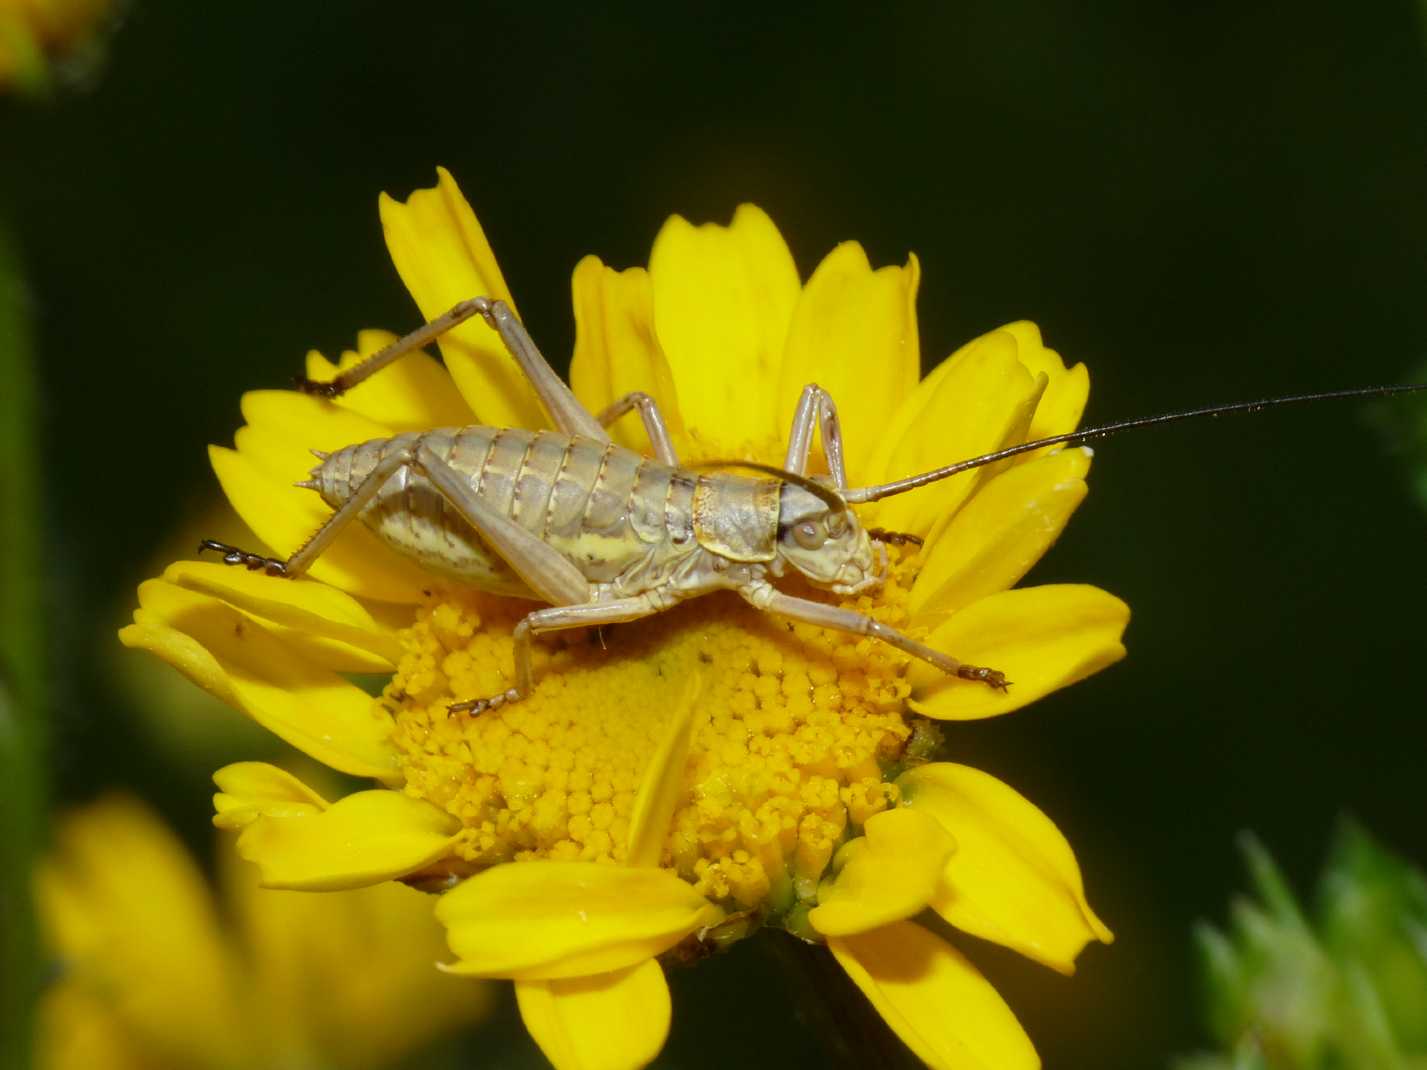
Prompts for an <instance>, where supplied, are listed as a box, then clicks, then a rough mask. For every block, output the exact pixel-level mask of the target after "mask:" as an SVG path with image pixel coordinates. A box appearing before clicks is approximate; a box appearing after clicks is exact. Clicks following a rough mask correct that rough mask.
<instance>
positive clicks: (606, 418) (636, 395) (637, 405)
mask: <svg viewBox="0 0 1427 1070" xmlns="http://www.w3.org/2000/svg"><path fill="white" fill-rule="evenodd" d="M630 409H638V410H639V419H640V420H642V421H643V422H644V433H645V434H646V435H648V436H649V445H650V446H651V447H653V449H654V456H655V457H657V458H658V459H659V463H660V464H667V465H668V466H669V467H670V468H677V467H679V455H678V454H677V453H675V452H674V442H673V440H672V439H670V438H669V426H668V424H666V423H665V422H664V414H663V413H661V412H660V411H659V403H658V402H657V401H655V400H654V399H653V398H652V397H650V396H649V395H648V394H646V393H645V392H644V391H643V390H635V391H634V392H633V393H629V394H625V395H624V397H622V398H620V399H619V400H618V401H616V402H615V403H614V404H613V405H611V406H610V407H609V408H607V409H605V410H604V411H603V412H601V413H600V414H599V415H598V416H597V417H595V419H597V420H599V422H600V426H602V427H608V426H609V425H610V424H612V423H614V422H615V421H616V420H618V419H619V418H620V417H621V416H623V415H624V414H625V413H627V412H628V411H629V410H630Z"/></svg>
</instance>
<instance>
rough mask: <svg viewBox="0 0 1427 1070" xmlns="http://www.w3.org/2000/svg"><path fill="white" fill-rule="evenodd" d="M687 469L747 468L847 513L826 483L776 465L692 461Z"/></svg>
mask: <svg viewBox="0 0 1427 1070" xmlns="http://www.w3.org/2000/svg"><path fill="white" fill-rule="evenodd" d="M687 467H689V468H748V469H751V470H752V471H754V472H763V473H765V474H767V475H770V476H777V477H778V478H779V479H781V480H784V481H786V482H788V483H795V484H797V485H798V486H800V487H802V488H803V489H804V490H805V491H807V492H808V493H809V494H812V495H813V496H815V497H817V498H819V499H821V500H822V501H823V502H824V503H825V504H826V505H827V507H828V508H829V509H831V510H833V511H834V512H838V513H845V512H847V501H846V500H845V499H844V498H843V496H842V494H841V492H839V491H836V490H833V489H832V488H831V487H829V486H828V485H827V484H826V483H819V482H818V481H817V480H816V479H809V478H808V477H807V476H800V475H798V473H797V472H790V471H788V470H787V469H786V468H779V467H778V466H777V465H772V464H760V463H759V462H758V461H736V460H723V461H719V460H713V461H694V462H692V463H690V464H689V465H688V466H687Z"/></svg>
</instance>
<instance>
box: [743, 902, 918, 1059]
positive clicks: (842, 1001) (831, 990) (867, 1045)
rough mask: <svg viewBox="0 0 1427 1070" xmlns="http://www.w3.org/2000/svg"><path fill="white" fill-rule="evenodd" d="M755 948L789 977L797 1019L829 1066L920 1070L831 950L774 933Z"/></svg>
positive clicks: (762, 939) (770, 933) (765, 937)
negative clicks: (818, 1042) (813, 1036)
mask: <svg viewBox="0 0 1427 1070" xmlns="http://www.w3.org/2000/svg"><path fill="white" fill-rule="evenodd" d="M757 943H758V944H759V945H760V946H762V947H764V948H766V949H767V951H766V953H767V954H768V955H769V956H770V957H771V958H773V959H775V960H776V961H777V963H778V965H779V967H780V968H781V970H782V971H783V973H784V975H785V976H786V977H787V980H788V986H789V988H790V989H791V991H792V992H793V993H794V1003H795V1005H796V1006H797V1008H798V1015H799V1017H800V1018H802V1020H803V1023H804V1025H806V1026H807V1028H808V1029H809V1030H811V1031H812V1032H814V1033H815V1034H817V1036H818V1038H819V1039H820V1040H821V1041H822V1043H823V1047H824V1048H825V1049H826V1051H827V1054H828V1065H829V1066H846V1067H857V1068H858V1070H864V1068H867V1067H877V1068H878V1070H903V1068H905V1070H922V1063H921V1060H919V1059H918V1058H917V1057H916V1056H915V1055H913V1054H912V1053H911V1051H910V1050H909V1049H908V1048H907V1046H906V1045H904V1044H903V1043H902V1042H901V1040H899V1039H898V1037H897V1034H895V1033H893V1032H892V1030H891V1029H890V1028H888V1026H887V1023H886V1022H884V1021H883V1020H882V1016H881V1015H880V1014H878V1013H877V1011H876V1010H875V1009H874V1008H873V1006H872V1004H871V1003H869V1002H867V997H865V996H864V995H863V994H862V993H861V992H860V991H859V990H858V988H857V986H856V985H855V984H853V983H852V981H851V979H850V978H849V977H848V976H847V974H846V973H844V972H843V971H842V968H841V967H840V966H838V964H837V960H835V959H834V958H833V957H832V953H831V952H830V951H828V949H827V948H825V947H822V946H820V945H817V944H809V943H806V942H804V941H802V940H799V939H798V938H797V937H794V936H790V935H788V934H786V933H782V932H778V931H776V930H769V931H768V932H767V933H766V935H764V936H763V938H761V939H759V940H758V941H757Z"/></svg>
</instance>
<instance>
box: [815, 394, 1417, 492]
mask: <svg viewBox="0 0 1427 1070" xmlns="http://www.w3.org/2000/svg"><path fill="white" fill-rule="evenodd" d="M1420 390H1427V383H1416V384H1412V385H1409V386H1365V387H1357V388H1355V389H1353V390H1329V391H1325V392H1323V393H1321V394H1292V395H1289V396H1288V397H1281V398H1264V399H1263V400H1262V401H1240V402H1237V403H1235V404H1233V405H1210V406H1208V407H1207V408H1203V409H1188V410H1186V411H1184V412H1167V413H1162V414H1160V415H1159V416H1141V417H1138V418H1137V419H1134V420H1120V421H1118V422H1116V423H1113V424H1102V425H1101V426H1100V427H1087V428H1085V429H1084V430H1083V431H1067V432H1066V433H1065V434H1063V435H1052V436H1051V437H1049V438H1038V439H1036V440H1035V441H1034V442H1022V443H1021V444H1020V445H1018V446H1007V447H1006V448H1005V449H1001V450H997V451H996V452H995V453H983V454H982V455H981V456H980V457H973V458H971V459H970V460H969V461H958V462H957V463H956V464H949V465H947V466H946V467H945V468H936V469H933V470H932V471H930V472H923V473H922V474H921V475H916V476H908V477H907V478H906V479H898V480H896V481H895V482H892V483H881V484H878V485H877V486H875V487H857V488H855V489H850V490H844V491H843V492H842V497H843V500H845V501H847V502H848V503H850V504H854V505H856V504H860V503H862V502H875V501H878V500H879V499H881V498H890V497H892V496H893V495H896V494H905V493H906V492H907V491H909V490H916V489H917V488H918V487H924V486H926V485H927V484H928V483H935V482H937V481H938V480H942V479H946V478H948V477H950V476H954V475H957V474H958V473H960V472H969V471H970V470H971V469H973V468H981V467H982V466H983V465H988V464H995V463H996V462H997V461H1004V460H1006V458H1008V457H1015V456H1018V455H1019V454H1022V453H1031V452H1033V451H1034V450H1038V449H1043V448H1045V447H1046V446H1061V445H1064V446H1079V445H1082V444H1083V443H1086V442H1094V441H1095V440H1096V439H1100V438H1108V437H1109V436H1110V435H1117V434H1119V433H1120V432H1121V431H1132V430H1134V429H1136V428H1140V427H1158V426H1160V425H1161V424H1173V423H1178V422H1179V421H1180V420H1193V419H1196V418H1197V417H1200V416H1226V415H1228V414H1230V413H1238V412H1261V411H1263V410H1264V409H1272V408H1277V407H1278V406H1280V405H1298V404H1302V403H1304V402H1308V401H1336V400H1339V399H1342V398H1382V397H1391V396H1392V395H1394V394H1411V393H1415V392H1417V391H1420Z"/></svg>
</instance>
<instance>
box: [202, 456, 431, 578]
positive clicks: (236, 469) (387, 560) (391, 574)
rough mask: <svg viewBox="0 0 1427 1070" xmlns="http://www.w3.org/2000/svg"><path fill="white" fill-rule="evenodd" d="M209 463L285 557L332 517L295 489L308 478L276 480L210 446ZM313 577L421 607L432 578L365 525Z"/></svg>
mask: <svg viewBox="0 0 1427 1070" xmlns="http://www.w3.org/2000/svg"><path fill="white" fill-rule="evenodd" d="M245 430H248V429H245ZM208 459H209V462H210V463H211V464H212V465H213V471H214V474H216V475H217V476H218V482H219V484H221V485H222V487H223V493H224V494H225V495H226V496H227V498H228V501H230V502H231V503H232V504H233V508H234V509H236V510H237V511H238V514H239V515H240V516H241V517H242V518H243V520H244V521H245V522H246V523H247V525H248V526H249V527H250V528H252V529H253V533H254V534H255V535H257V537H258V538H260V539H262V541H263V543H264V544H265V545H267V546H268V547H270V548H271V549H272V551H273V552H274V553H275V554H276V555H278V556H279V557H285V556H287V555H288V554H291V553H292V552H293V551H294V550H296V549H297V548H298V547H299V546H301V545H302V544H303V543H304V542H306V541H307V540H308V539H309V538H311V537H312V533H313V532H314V531H316V530H317V529H318V528H320V527H321V526H322V524H323V523H324V522H325V521H326V520H327V518H328V517H330V516H331V515H332V510H331V509H329V508H328V507H327V506H326V505H325V504H323V502H322V499H321V498H319V497H318V496H317V495H316V494H314V493H313V492H312V491H310V490H303V489H302V488H300V487H294V486H292V483H293V482H294V481H295V480H296V479H299V478H305V473H304V474H303V475H302V476H297V477H294V478H293V479H285V478H281V477H275V476H273V475H272V474H270V473H269V472H267V471H264V470H263V468H262V467H261V466H260V465H259V464H257V463H255V462H254V461H253V460H252V459H251V458H249V457H246V456H243V455H241V454H240V453H239V452H238V451H237V450H230V449H224V448H223V447H221V446H210V447H208ZM309 467H310V465H309ZM245 549H247V547H245ZM307 574H308V575H309V576H311V577H312V578H313V579H315V580H320V581H322V582H323V583H330V584H331V585H332V586H334V587H340V588H341V589H342V590H344V591H348V592H350V593H351V594H355V595H357V596H359V597H362V598H372V599H376V600H378V601H382V602H419V601H420V600H421V597H422V596H421V591H422V589H423V586H424V585H428V584H429V583H430V577H429V576H427V575H426V573H424V572H422V571H421V569H419V568H417V566H416V565H415V564H413V563H411V562H409V561H406V560H404V559H403V558H402V557H400V556H399V555H398V554H397V553H396V552H395V551H394V550H391V549H390V548H388V547H387V546H386V545H384V544H383V543H382V541H381V540H380V539H378V538H377V537H376V535H374V534H373V533H372V532H370V531H368V530H367V529H366V528H365V527H363V526H362V525H361V523H360V522H357V523H354V524H351V525H349V526H348V527H347V528H346V530H344V531H343V532H342V534H340V535H339V536H337V539H336V541H334V542H333V544H332V545H331V546H329V547H328V548H327V549H326V551H324V552H323V553H322V554H321V556H319V557H318V558H317V560H316V561H314V562H313V564H312V567H311V568H310V569H309V570H308V573H307Z"/></svg>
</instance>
